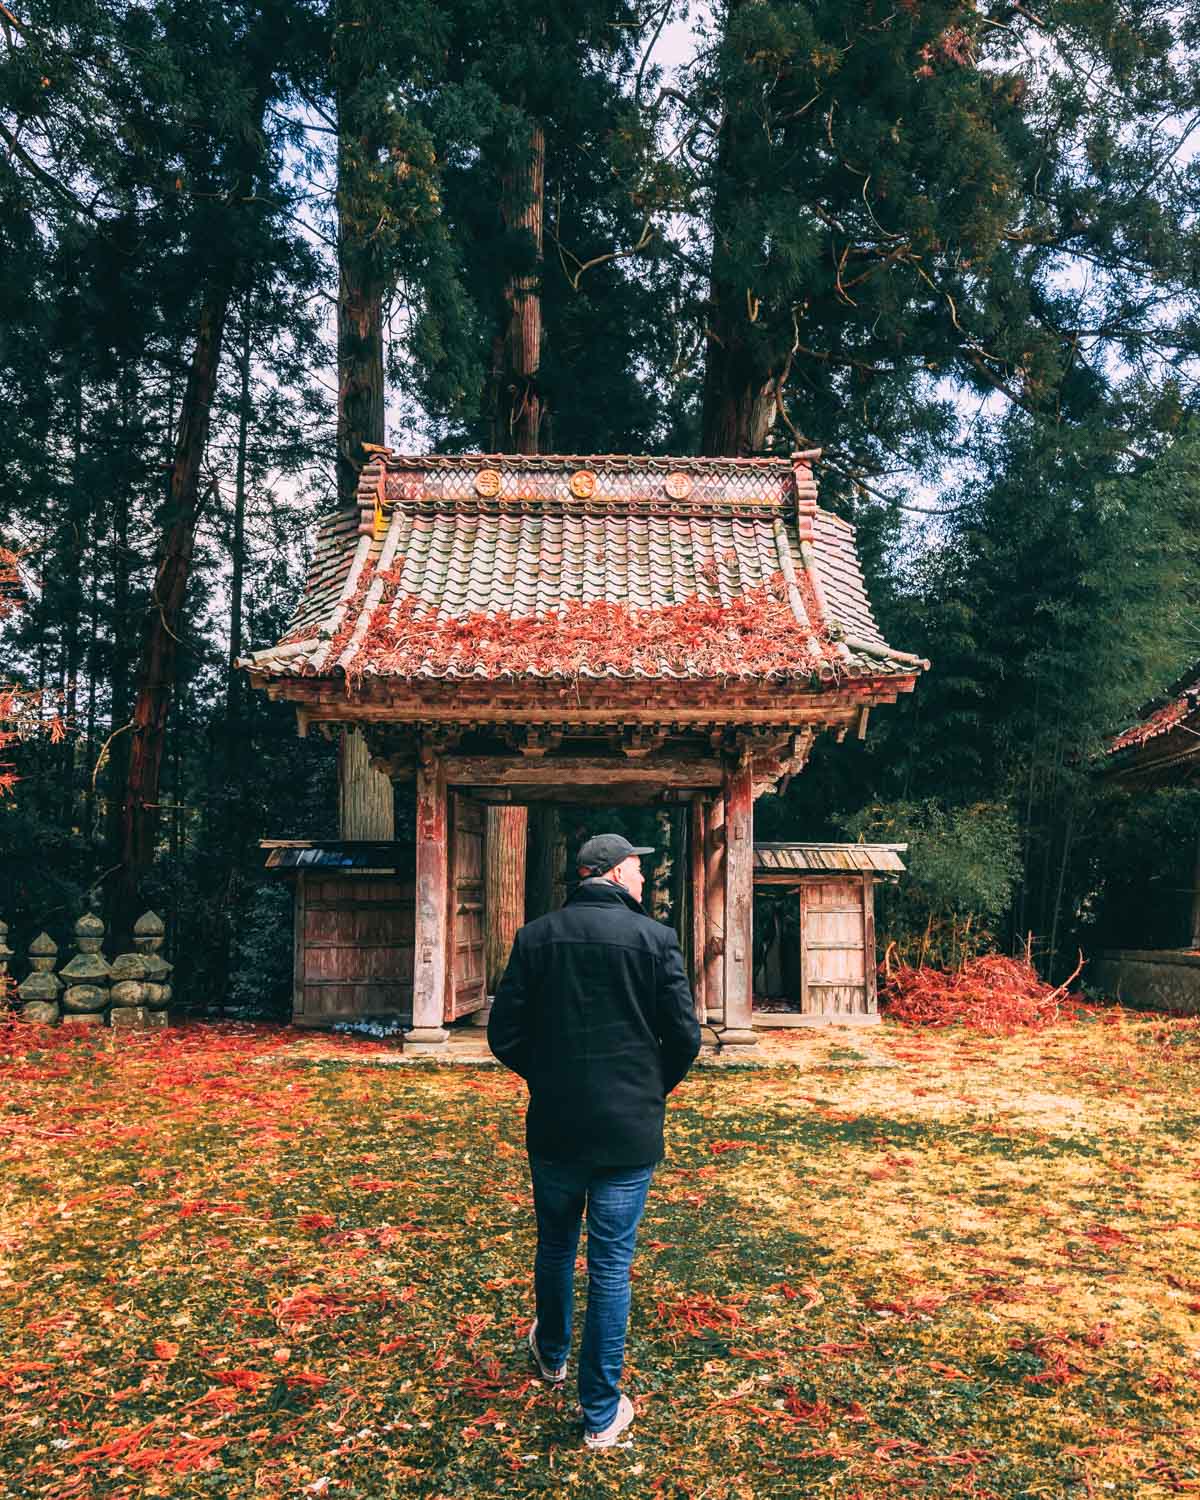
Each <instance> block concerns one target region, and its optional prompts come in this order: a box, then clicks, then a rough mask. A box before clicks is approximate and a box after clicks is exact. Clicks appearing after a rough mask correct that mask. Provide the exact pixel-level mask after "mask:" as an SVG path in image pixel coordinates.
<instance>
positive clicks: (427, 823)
mask: <svg viewBox="0 0 1200 1500" xmlns="http://www.w3.org/2000/svg"><path fill="white" fill-rule="evenodd" d="M449 823H450V820H449V807H448V802H447V797H446V773H445V770H444V769H443V766H442V762H441V759H440V758H439V757H438V756H437V755H434V754H431V753H430V752H429V751H427V750H424V749H422V751H421V755H420V760H419V764H418V766H417V913H416V933H415V952H414V955H413V1026H412V1030H411V1031H410V1032H409V1033H408V1035H407V1036H406V1037H405V1039H404V1046H405V1049H406V1050H408V1051H411V1052H429V1051H435V1050H437V1049H438V1048H440V1047H444V1046H445V1045H446V1043H447V1041H448V1040H449V1032H447V1030H446V1028H445V1026H444V1025H443V1021H444V1018H445V1014H446V984H447V979H448V973H447V965H448V963H449V962H450V938H451V932H450V925H451V924H450V870H449V832H450V828H449Z"/></svg>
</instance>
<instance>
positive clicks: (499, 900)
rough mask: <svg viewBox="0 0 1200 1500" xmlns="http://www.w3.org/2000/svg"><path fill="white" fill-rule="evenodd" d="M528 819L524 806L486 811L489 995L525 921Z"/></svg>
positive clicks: (503, 807)
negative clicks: (519, 928) (514, 939)
mask: <svg viewBox="0 0 1200 1500" xmlns="http://www.w3.org/2000/svg"><path fill="white" fill-rule="evenodd" d="M528 822H529V813H528V809H526V808H524V807H512V806H494V807H489V808H488V810H487V839H486V842H485V844H484V859H485V861H486V863H485V866H484V887H485V893H484V910H485V912H486V913H487V928H486V937H485V940H484V941H485V948H484V953H485V958H486V965H485V967H486V972H487V992H488V994H489V995H492V994H495V991H496V986H497V984H499V982H500V976H501V975H502V974H503V973H504V966H505V965H506V964H507V963H508V955H509V954H510V953H511V952H512V945H513V938H515V937H516V935H517V928H518V927H520V926H521V924H522V923H523V922H524V921H525V836H526V832H527V825H528Z"/></svg>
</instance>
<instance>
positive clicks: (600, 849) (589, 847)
mask: <svg viewBox="0 0 1200 1500" xmlns="http://www.w3.org/2000/svg"><path fill="white" fill-rule="evenodd" d="M653 853H654V850H653V849H645V848H641V849H639V848H637V847H635V846H634V845H633V844H631V843H630V842H629V840H628V839H625V838H622V837H621V835H620V834H619V833H598V834H596V836H595V837H594V838H590V839H587V840H586V841H585V842H584V844H583V845H582V847H581V848H580V850H579V858H578V859H577V860H576V861H575V863H576V865H577V866H578V868H579V869H581V870H586V871H587V873H588V874H589V875H605V874H607V873H608V871H609V870H611V869H612V867H613V866H614V865H619V864H620V863H621V861H622V860H623V859H628V858H629V856H630V855H631V854H653Z"/></svg>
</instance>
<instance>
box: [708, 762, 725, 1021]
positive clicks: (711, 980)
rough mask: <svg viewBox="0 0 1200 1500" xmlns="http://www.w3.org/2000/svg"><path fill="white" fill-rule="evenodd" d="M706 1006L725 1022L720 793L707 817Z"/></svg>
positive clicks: (713, 1018)
mask: <svg viewBox="0 0 1200 1500" xmlns="http://www.w3.org/2000/svg"><path fill="white" fill-rule="evenodd" d="M704 893H705V894H704V1005H705V1009H706V1011H707V1014H708V1019H709V1020H710V1021H711V1022H712V1023H713V1025H714V1026H723V1025H724V1024H725V799H724V797H723V796H722V794H721V793H720V792H718V793H717V795H716V796H715V797H714V798H713V799H712V801H711V802H709V803H708V804H707V806H706V808H705V818H704Z"/></svg>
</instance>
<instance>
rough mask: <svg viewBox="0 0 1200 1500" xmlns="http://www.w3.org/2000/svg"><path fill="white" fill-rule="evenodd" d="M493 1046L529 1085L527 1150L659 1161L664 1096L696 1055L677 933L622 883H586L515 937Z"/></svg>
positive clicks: (606, 1161) (578, 1158) (599, 1159)
mask: <svg viewBox="0 0 1200 1500" xmlns="http://www.w3.org/2000/svg"><path fill="white" fill-rule="evenodd" d="M488 1045H489V1046H490V1047H491V1049H492V1051H493V1053H494V1054H495V1055H496V1057H498V1058H499V1059H500V1061H501V1062H502V1063H503V1064H504V1066H505V1067H506V1068H511V1069H512V1070H513V1071H514V1072H515V1073H519V1074H520V1075H521V1076H522V1078H524V1079H525V1080H526V1082H527V1083H528V1084H529V1112H528V1114H527V1115H526V1117H525V1140H526V1144H527V1146H528V1148H529V1151H530V1154H531V1155H534V1156H546V1157H549V1158H550V1159H551V1160H553V1161H569V1162H578V1163H580V1164H583V1165H588V1166H596V1167H633V1166H648V1165H649V1164H650V1163H652V1162H656V1161H659V1160H660V1159H661V1157H662V1154H663V1115H664V1112H665V1109H666V1096H667V1095H668V1094H669V1093H670V1092H671V1090H672V1089H673V1088H674V1087H675V1085H676V1084H677V1083H678V1082H679V1081H680V1079H681V1078H682V1077H683V1076H684V1074H685V1073H686V1072H687V1070H688V1069H689V1068H690V1067H691V1065H692V1061H693V1059H694V1058H695V1056H696V1053H697V1052H699V1050H700V1026H699V1024H698V1022H697V1020H696V1013H695V1010H694V1008H693V1005H692V992H691V988H690V986H689V985H688V980H687V974H686V973H685V972H684V967H683V954H682V953H681V952H680V950H679V942H678V939H677V938H676V936H675V933H674V932H673V931H672V930H671V928H669V927H665V926H664V925H663V924H662V923H661V922H655V921H653V920H652V919H651V918H650V917H648V916H646V914H645V913H644V912H643V911H642V908H641V907H640V906H639V905H638V903H637V902H636V901H635V900H634V899H633V897H632V896H630V895H629V894H628V893H627V892H626V891H623V890H622V889H621V887H620V886H617V885H614V884H613V883H612V882H611V881H607V880H585V881H583V882H582V883H581V884H580V885H579V887H578V889H576V890H575V891H573V892H572V893H571V895H570V897H569V898H568V899H567V902H566V904H565V905H564V906H563V907H562V909H561V910H560V911H554V912H550V913H549V914H548V915H547V916H544V917H538V918H537V920H536V921H533V922H530V923H529V924H528V925H527V926H525V927H522V928H521V930H520V932H518V933H517V937H516V941H515V942H514V944H513V950H512V956H511V958H510V959H509V961H508V968H507V969H506V970H505V971H504V977H503V979H501V981H500V983H499V985H498V986H497V989H496V998H495V1002H494V1004H493V1006H492V1014H491V1017H490V1019H489V1021H488Z"/></svg>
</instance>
